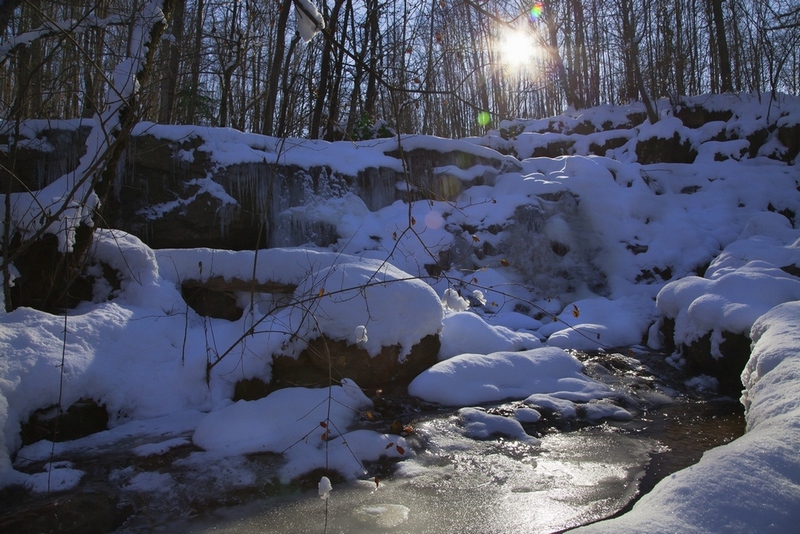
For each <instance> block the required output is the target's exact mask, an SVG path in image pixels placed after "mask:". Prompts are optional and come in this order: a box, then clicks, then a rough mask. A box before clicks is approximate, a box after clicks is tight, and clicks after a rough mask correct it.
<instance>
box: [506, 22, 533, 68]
mask: <svg viewBox="0 0 800 534" xmlns="http://www.w3.org/2000/svg"><path fill="white" fill-rule="evenodd" d="M538 48H539V47H538V45H537V44H536V41H535V40H534V36H533V34H532V33H531V32H530V31H527V32H526V31H522V30H512V29H507V30H503V31H502V33H501V34H500V36H499V39H498V41H497V45H496V50H497V52H498V54H499V55H500V62H501V63H502V64H503V65H505V66H507V67H508V68H510V69H514V70H520V69H524V68H525V67H526V66H528V65H530V64H531V63H532V62H533V60H534V59H535V58H536V56H537V53H538Z"/></svg>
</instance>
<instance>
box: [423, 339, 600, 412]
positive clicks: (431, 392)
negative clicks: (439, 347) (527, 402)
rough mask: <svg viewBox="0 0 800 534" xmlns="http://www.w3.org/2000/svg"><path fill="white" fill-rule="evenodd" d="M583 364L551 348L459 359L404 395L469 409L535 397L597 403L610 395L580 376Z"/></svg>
mask: <svg viewBox="0 0 800 534" xmlns="http://www.w3.org/2000/svg"><path fill="white" fill-rule="evenodd" d="M582 371H583V364H581V363H580V362H579V361H578V360H577V359H576V358H575V357H574V356H572V355H570V354H568V353H567V352H565V351H564V350H562V349H559V348H555V347H541V348H538V349H531V350H526V351H521V352H495V353H491V354H470V353H467V354H459V355H458V356H454V357H452V358H450V359H448V360H445V361H442V362H439V363H437V364H436V365H434V366H433V367H431V368H430V369H428V370H426V371H423V372H422V373H421V374H420V375H419V376H417V378H415V379H414V380H413V381H412V382H411V384H409V386H408V392H409V393H411V394H412V395H414V396H416V397H420V398H422V399H424V400H426V401H430V402H437V403H439V404H444V405H447V406H471V405H475V404H484V403H491V402H499V401H503V400H508V399H524V398H526V397H528V396H530V395H533V394H535V393H540V394H541V393H547V394H552V395H554V396H556V397H563V396H565V395H566V396H570V397H571V396H578V397H582V398H584V397H585V398H586V400H588V399H590V398H602V397H606V396H612V395H613V394H614V392H613V391H612V390H611V389H609V388H608V387H607V386H604V385H603V384H600V383H599V382H596V381H594V380H592V379H590V378H589V377H587V376H586V375H584V374H583V373H582Z"/></svg>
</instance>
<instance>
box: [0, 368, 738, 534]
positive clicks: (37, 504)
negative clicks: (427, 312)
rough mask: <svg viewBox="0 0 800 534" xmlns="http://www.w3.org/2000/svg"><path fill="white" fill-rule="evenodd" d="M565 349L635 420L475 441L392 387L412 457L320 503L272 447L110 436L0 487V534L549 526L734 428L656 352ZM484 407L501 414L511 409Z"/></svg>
mask: <svg viewBox="0 0 800 534" xmlns="http://www.w3.org/2000/svg"><path fill="white" fill-rule="evenodd" d="M576 356H578V357H579V358H580V359H582V360H583V361H584V363H585V364H586V372H587V374H589V375H590V376H592V377H593V378H595V379H598V380H601V381H603V382H606V383H608V384H610V385H612V386H613V387H615V388H617V389H618V390H620V391H623V392H624V396H625V402H624V405H625V407H626V408H627V409H629V410H631V411H632V412H634V413H635V416H634V418H633V419H632V420H630V421H625V422H606V423H603V424H599V425H589V424H588V423H585V422H580V421H559V420H548V419H547V418H545V419H543V420H542V421H540V422H537V423H535V424H531V425H525V428H526V431H528V433H529V434H532V435H535V436H537V437H538V438H539V439H540V440H541V443H540V444H539V445H534V444H529V443H521V442H519V441H516V440H513V439H507V438H503V437H497V438H494V439H488V440H475V439H472V438H469V437H466V436H465V435H464V433H463V432H462V431H461V430H460V428H459V425H458V419H457V417H456V416H455V415H454V413H453V411H452V410H451V411H445V410H441V409H438V408H435V407H429V406H423V405H420V404H418V403H415V402H414V401H413V400H412V399H407V398H404V397H402V396H398V397H394V398H392V399H389V400H387V402H389V403H390V404H391V406H389V407H386V406H384V407H385V408H387V410H388V411H390V412H392V411H393V413H392V414H391V418H395V419H396V420H399V421H400V422H401V424H402V425H404V426H405V425H410V426H412V427H413V430H411V431H410V435H409V436H408V437H407V440H408V442H409V444H410V445H411V446H412V448H413V454H411V455H408V456H410V459H407V460H404V461H403V462H400V463H384V464H375V465H371V466H369V468H370V472H372V473H376V472H377V473H379V474H380V479H379V480H377V481H376V480H375V479H369V480H360V481H355V482H347V481H344V480H341V479H338V478H336V477H334V476H331V479H332V480H333V491H332V492H331V494H330V497H329V499H327V500H322V499H320V498H319V497H318V496H317V490H316V485H317V482H318V481H319V479H320V475H321V473H312V474H310V475H309V476H307V477H304V478H303V479H302V480H299V481H297V482H295V483H293V484H292V485H282V484H279V483H277V482H275V472H276V468H277V466H278V465H279V463H280V461H281V460H280V457H279V456H277V455H254V456H247V457H234V458H226V459H220V460H219V461H217V462H213V463H211V464H207V465H196V464H195V463H193V462H192V461H191V458H192V455H193V452H194V451H195V450H196V448H195V447H194V446H193V445H191V444H190V443H189V438H190V433H188V432H187V433H186V435H170V436H158V437H153V438H152V441H153V442H158V441H163V440H164V439H165V438H166V437H168V438H170V439H176V440H181V439H182V440H185V441H186V444H185V445H182V446H178V447H174V448H172V449H170V451H169V452H168V453H166V454H163V455H155V456H148V457H145V458H140V457H136V458H133V459H132V457H131V454H130V450H131V448H132V447H133V446H137V447H139V446H141V444H142V443H141V438H136V440H134V442H130V443H126V442H121V441H118V442H115V443H110V444H109V445H108V446H107V447H105V446H104V447H99V446H98V447H95V448H94V449H93V450H83V451H82V452H79V451H78V450H75V451H73V452H72V453H70V455H69V456H68V457H67V458H59V460H69V461H71V462H73V464H74V466H75V468H78V469H81V470H84V471H85V472H86V473H87V474H86V475H85V476H84V479H83V480H82V482H81V484H80V485H79V486H77V487H76V488H75V489H73V490H70V491H68V492H63V493H56V494H51V495H48V496H43V497H36V498H32V497H30V496H27V497H26V496H25V495H22V494H13V493H9V492H8V491H6V492H5V494H4V495H0V499H2V501H0V502H4V503H6V504H4V505H3V506H4V507H6V506H10V509H9V510H8V511H7V512H5V513H3V512H0V530H2V531H4V532H34V531H41V530H44V531H48V530H58V531H60V532H112V531H114V532H119V533H139V532H191V533H211V532H215V533H237V534H248V533H263V532H271V533H290V532H291V533H297V532H320V533H322V532H355V533H358V532H397V533H405V532H408V533H410V532H414V533H452V532H476V533H487V534H488V533H504V532H509V533H510V532H514V533H549V532H558V531H562V530H566V529H569V528H572V527H575V526H578V525H582V524H586V523H590V522H593V521H596V520H600V519H603V518H606V517H610V516H613V515H615V514H617V513H621V512H623V511H624V510H626V509H627V508H629V507H630V506H631V505H632V504H633V503H634V502H635V500H636V499H637V498H638V497H639V496H640V495H642V494H643V493H646V492H647V491H649V490H650V489H651V488H652V487H653V485H654V484H655V483H657V481H658V480H660V479H661V478H663V477H665V476H667V475H669V474H670V473H673V472H675V471H677V470H679V469H682V468H683V467H686V466H688V465H691V464H692V463H695V462H696V461H697V460H698V459H699V458H700V456H701V455H702V453H703V452H704V451H706V450H708V449H710V448H712V447H715V446H717V445H720V444H723V443H727V442H729V441H731V440H733V439H735V438H736V437H738V436H740V435H741V434H742V432H743V431H744V421H743V416H742V408H741V405H740V404H739V403H738V402H736V401H735V400H733V399H726V398H716V397H715V396H714V394H713V393H704V392H698V391H696V390H690V389H688V388H686V387H685V386H684V384H683V378H684V377H683V376H682V375H681V373H680V372H678V371H676V370H674V369H672V368H671V367H669V366H666V365H664V364H663V359H664V358H663V355H651V354H646V353H638V354H635V355H623V354H599V355H587V354H578V353H576ZM634 356H635V357H634ZM486 408H487V409H488V410H490V411H492V412H493V413H498V414H502V413H507V412H508V411H510V410H511V409H513V408H514V405H513V403H509V404H500V405H496V406H491V407H486ZM373 424H374V425H380V424H382V423H380V422H376V423H373ZM134 473H135V475H134ZM48 517H51V519H50V523H47V518H48ZM53 518H55V519H53ZM54 521H55V522H57V528H56V527H55V526H54ZM48 525H50V526H49V527H48Z"/></svg>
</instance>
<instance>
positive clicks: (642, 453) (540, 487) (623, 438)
mask: <svg viewBox="0 0 800 534" xmlns="http://www.w3.org/2000/svg"><path fill="white" fill-rule="evenodd" d="M418 431H419V432H420V433H421V434H423V435H424V436H425V437H426V439H428V440H429V442H428V446H429V448H428V449H427V450H426V451H424V452H422V453H420V454H419V455H418V456H417V458H415V459H414V460H412V461H406V462H404V463H403V464H401V466H400V467H399V470H398V473H397V474H395V475H394V476H392V477H390V478H389V479H388V480H385V481H381V483H380V486H379V487H378V488H376V485H375V484H374V483H373V482H367V481H364V482H361V483H357V484H335V485H334V490H333V492H332V493H331V496H330V500H329V502H328V503H327V505H328V532H382V531H389V532H409V533H410V532H414V533H421V532H429V533H452V532H486V533H489V532H493V533H499V532H519V533H523V532H553V531H557V530H561V529H564V528H567V527H570V526H575V525H579V524H582V523H586V522H589V521H592V520H595V519H599V518H602V517H607V516H609V515H611V514H613V513H614V512H616V511H617V510H619V509H621V508H622V507H624V506H625V505H626V504H627V503H628V502H629V501H630V500H631V499H632V498H633V496H634V495H635V493H636V490H637V481H638V479H639V478H641V476H642V475H643V473H644V468H643V466H644V464H645V463H646V462H647V460H648V457H649V456H648V453H649V452H650V451H652V450H654V449H656V448H658V447H659V445H658V444H657V442H656V441H655V440H652V439H644V440H642V439H637V438H635V437H633V436H629V435H625V434H622V433H619V432H610V431H609V428H600V427H595V428H587V429H583V430H581V431H576V432H570V433H557V434H552V435H549V436H546V437H544V439H543V440H542V444H541V446H539V447H536V446H530V445H522V444H519V443H517V442H512V441H507V440H503V439H500V440H492V441H474V440H471V439H469V438H464V437H462V436H460V434H458V433H457V432H454V431H453V429H452V424H451V423H450V422H448V420H447V419H433V420H431V421H427V422H425V423H423V424H422V425H420V427H419V430H418ZM325 509H326V503H325V502H324V501H322V500H321V499H319V498H318V497H317V495H316V492H307V493H305V494H298V495H294V496H292V498H291V499H274V500H270V499H265V500H260V501H258V502H255V503H252V504H250V505H247V506H242V507H237V508H234V509H230V510H220V511H217V512H215V513H214V514H211V515H209V516H207V517H204V518H202V519H200V520H198V521H196V522H189V523H188V524H187V525H186V526H187V529H186V531H188V532H197V533H199V532H226V533H227V532H229V533H257V532H258V533H261V532H286V533H289V532H323V531H324V525H325Z"/></svg>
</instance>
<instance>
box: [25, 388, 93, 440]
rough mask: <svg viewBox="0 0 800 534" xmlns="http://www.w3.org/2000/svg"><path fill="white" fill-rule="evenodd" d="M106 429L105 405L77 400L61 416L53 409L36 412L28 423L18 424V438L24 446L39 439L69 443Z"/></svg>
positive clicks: (89, 400) (91, 400) (86, 400)
mask: <svg viewBox="0 0 800 534" xmlns="http://www.w3.org/2000/svg"><path fill="white" fill-rule="evenodd" d="M107 428H108V412H107V411H106V408H105V406H104V405H101V404H98V403H97V401H95V400H93V399H78V400H77V401H76V402H75V403H74V404H72V405H71V406H70V407H69V408H67V409H66V410H65V411H63V412H62V413H61V414H59V413H58V408H57V407H56V406H51V407H49V408H43V409H41V410H37V411H36V412H34V413H33V415H31V417H30V419H28V422H26V423H23V424H22V425H21V431H20V436H21V437H22V445H23V446H24V445H29V444H31V443H35V442H37V441H39V440H42V439H49V440H51V441H55V442H60V441H71V440H73V439H78V438H82V437H85V436H88V435H90V434H94V433H96V432H101V431H103V430H106V429H107ZM54 430H55V434H54V433H53V432H54Z"/></svg>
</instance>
